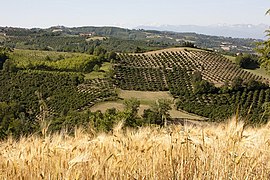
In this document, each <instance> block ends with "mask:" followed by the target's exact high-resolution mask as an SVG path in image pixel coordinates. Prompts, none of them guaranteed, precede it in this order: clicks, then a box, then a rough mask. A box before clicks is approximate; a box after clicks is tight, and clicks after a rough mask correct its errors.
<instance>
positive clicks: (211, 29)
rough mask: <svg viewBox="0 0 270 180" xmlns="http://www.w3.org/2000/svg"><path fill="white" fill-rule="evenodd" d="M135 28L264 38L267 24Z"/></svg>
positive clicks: (139, 27)
mask: <svg viewBox="0 0 270 180" xmlns="http://www.w3.org/2000/svg"><path fill="white" fill-rule="evenodd" d="M136 29H145V30H158V31H174V32H195V33H199V34H207V35H212V36H225V37H233V38H254V39H266V36H265V33H264V32H265V30H266V29H269V25H266V24H259V25H252V24H234V25H229V24H216V25H209V26H198V25H159V26H138V27H136Z"/></svg>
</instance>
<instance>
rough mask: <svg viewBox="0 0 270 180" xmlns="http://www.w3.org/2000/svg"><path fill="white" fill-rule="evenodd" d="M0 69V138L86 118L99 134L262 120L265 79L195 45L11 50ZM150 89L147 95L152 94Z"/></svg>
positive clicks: (269, 91) (268, 91) (267, 95)
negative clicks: (121, 125)
mask: <svg viewBox="0 0 270 180" xmlns="http://www.w3.org/2000/svg"><path fill="white" fill-rule="evenodd" d="M6 54H7V55H8V59H7V60H5V62H4V64H3V70H1V71H0V111H1V112H2V113H0V119H1V121H0V138H5V137H7V136H8V135H10V134H12V135H13V136H14V137H17V138H18V137H20V136H21V135H22V134H24V135H25V134H31V133H33V132H40V128H39V127H40V124H42V123H44V122H46V123H49V122H50V124H51V126H50V128H49V131H50V132H55V131H59V130H61V129H62V127H67V128H68V129H69V130H70V132H74V128H75V127H76V126H77V125H82V126H83V127H85V128H87V126H88V124H89V123H90V122H91V123H92V124H93V126H94V127H95V129H96V130H98V131H105V132H108V131H111V130H112V126H113V124H115V123H117V122H118V121H119V120H125V126H126V127H138V126H147V125H150V124H155V125H161V126H163V125H164V124H167V123H168V124H177V123H179V121H180V122H181V121H183V120H189V121H193V120H207V121H215V122H217V121H222V120H225V119H227V118H230V117H231V116H233V115H234V114H236V113H238V114H239V115H240V116H241V117H243V118H244V120H245V122H246V123H247V124H249V125H254V124H258V123H259V124H260V123H267V122H268V117H269V115H270V114H269V113H268V112H269V101H270V88H269V79H268V77H267V76H262V75H257V74H256V73H253V71H250V72H248V71H246V70H243V69H241V68H240V67H238V66H237V65H236V64H235V63H233V62H232V61H231V60H229V59H227V58H226V57H225V56H223V55H221V54H219V53H216V52H212V51H209V50H208V51H206V50H202V49H197V48H189V47H181V48H175V47H174V48H167V49H161V50H156V51H150V52H144V53H114V52H109V51H107V50H106V49H103V48H100V47H96V48H94V52H93V53H92V54H86V53H78V52H56V51H40V50H22V49H9V50H8V48H7V52H4V53H3V55H4V56H3V57H6ZM150 91H151V92H150Z"/></svg>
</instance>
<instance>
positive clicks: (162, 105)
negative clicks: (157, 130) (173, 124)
mask: <svg viewBox="0 0 270 180" xmlns="http://www.w3.org/2000/svg"><path fill="white" fill-rule="evenodd" d="M156 108H157V112H158V113H159V114H160V115H161V119H162V124H163V125H164V126H167V125H168V120H169V119H170V117H171V116H170V113H169V111H170V110H171V109H172V107H171V101H170V100H168V99H159V100H158V101H157V106H156Z"/></svg>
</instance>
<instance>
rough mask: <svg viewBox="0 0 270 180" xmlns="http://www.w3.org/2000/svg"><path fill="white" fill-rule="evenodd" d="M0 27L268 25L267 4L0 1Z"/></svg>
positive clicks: (259, 0) (255, 0)
mask: <svg viewBox="0 0 270 180" xmlns="http://www.w3.org/2000/svg"><path fill="white" fill-rule="evenodd" d="M0 6H1V8H0V9H1V10H0V26H12V27H26V28H32V27H39V28H47V27H51V26H56V25H63V26H68V27H75V26H118V27H126V28H134V27H137V26H140V25H151V26H153V25H214V24H254V25H257V24H261V23H263V24H267V25H269V24H270V16H265V12H266V10H267V9H269V8H270V0H185V1H184V0H0Z"/></svg>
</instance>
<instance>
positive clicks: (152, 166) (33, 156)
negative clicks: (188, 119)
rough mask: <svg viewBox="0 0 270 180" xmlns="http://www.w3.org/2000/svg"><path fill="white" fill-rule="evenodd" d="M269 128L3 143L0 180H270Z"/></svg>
mask: <svg viewBox="0 0 270 180" xmlns="http://www.w3.org/2000/svg"><path fill="white" fill-rule="evenodd" d="M269 128H270V125H269V124H268V125H265V126H262V127H257V128H251V127H245V125H244V124H243V123H242V122H238V121H237V120H236V119H235V118H234V119H233V120H230V121H228V122H227V123H223V124H218V125H216V124H208V125H196V126H194V125H192V124H189V125H185V126H175V125H174V126H169V127H166V128H159V127H144V128H139V129H136V130H134V129H125V130H123V129H122V125H121V123H120V124H118V125H116V126H115V128H114V130H113V131H112V132H111V133H109V134H102V133H101V134H96V133H95V132H94V131H93V130H91V127H89V129H88V131H82V130H81V129H80V128H78V129H77V130H76V132H75V134H74V135H73V136H71V135H68V132H65V131H62V132H61V133H58V134H46V127H45V128H44V130H43V136H42V137H40V136H36V135H32V136H30V137H22V138H21V139H20V140H14V139H12V137H10V138H8V139H7V140H4V141H1V142H0V152H1V153H0V172H1V173H0V179H269V178H270V161H269V159H270V150H269V149H270V148H269V147H270V131H269Z"/></svg>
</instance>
